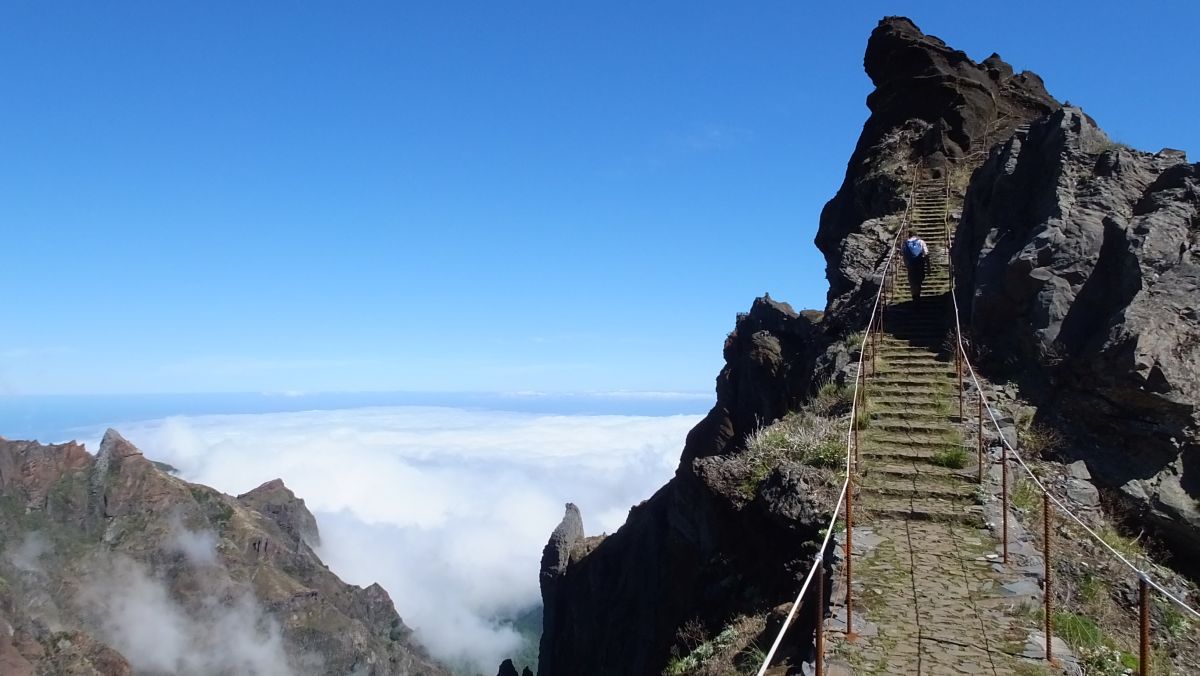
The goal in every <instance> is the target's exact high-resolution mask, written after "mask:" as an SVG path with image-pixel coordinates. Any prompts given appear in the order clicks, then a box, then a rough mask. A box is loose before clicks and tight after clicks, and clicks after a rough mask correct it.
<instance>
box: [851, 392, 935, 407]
mask: <svg viewBox="0 0 1200 676" xmlns="http://www.w3.org/2000/svg"><path fill="white" fill-rule="evenodd" d="M868 391H869V392H870V394H868V395H867V402H868V403H867V405H868V406H869V407H870V409H871V412H872V413H875V412H878V411H889V410H896V411H906V410H913V411H936V410H937V409H938V403H937V402H936V401H933V399H934V397H933V396H929V395H936V394H937V393H933V392H930V393H929V395H925V396H911V397H904V396H900V395H897V394H890V393H888V394H876V393H875V392H874V390H868Z"/></svg>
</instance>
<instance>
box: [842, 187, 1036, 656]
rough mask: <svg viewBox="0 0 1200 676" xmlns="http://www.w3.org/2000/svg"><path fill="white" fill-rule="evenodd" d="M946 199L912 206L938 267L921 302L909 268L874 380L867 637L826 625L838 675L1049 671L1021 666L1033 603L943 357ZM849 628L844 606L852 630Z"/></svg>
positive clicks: (866, 539) (924, 198)
mask: <svg viewBox="0 0 1200 676" xmlns="http://www.w3.org/2000/svg"><path fill="white" fill-rule="evenodd" d="M941 189H942V185H941V184H940V183H939V184H936V186H928V185H927V186H924V187H920V188H918V191H917V193H916V195H915V199H914V204H915V211H914V215H913V229H914V231H916V232H917V234H919V235H920V236H921V237H922V238H923V239H925V241H926V242H927V243H928V244H929V246H930V249H931V255H932V262H933V265H932V272H931V273H930V276H929V278H928V279H927V280H926V284H925V288H924V294H923V295H924V296H925V297H924V298H923V299H922V300H920V301H919V302H913V300H912V298H911V295H910V293H909V291H908V289H907V284H906V280H905V279H904V273H903V270H901V272H900V276H899V278H897V280H896V293H895V297H894V299H893V302H891V303H890V304H889V306H888V307H887V308H886V310H885V320H884V329H885V335H884V337H883V338H882V340H881V341H880V343H879V345H878V349H877V351H876V355H875V359H876V361H875V372H874V373H873V374H872V375H871V376H870V377H869V378H868V385H867V400H868V411H869V413H870V422H869V424H868V428H867V429H866V430H865V431H864V432H862V433H860V434H861V439H862V440H861V446H860V458H861V459H860V471H859V473H860V484H861V485H860V494H859V496H860V497H859V500H858V504H859V509H858V514H857V518H856V525H857V527H856V531H855V533H856V535H855V551H854V562H853V563H854V570H855V584H854V603H855V607H856V617H855V629H856V630H858V631H859V632H860V634H861V635H860V636H859V637H858V639H857V640H856V641H853V642H847V641H846V640H845V636H844V634H842V633H839V632H838V631H836V626H837V620H836V618H835V619H834V620H832V621H830V622H829V623H828V624H829V626H831V628H834V629H835V630H834V631H831V632H829V634H828V636H829V647H828V649H827V650H828V652H827V656H828V657H829V659H830V661H831V666H832V667H833V668H832V669H831V672H830V673H838V672H839V669H838V667H839V665H840V672H841V673H845V672H846V671H847V670H849V671H850V672H851V673H856V674H993V675H1000V674H1038V673H1051V672H1048V671H1045V670H1044V667H1043V663H1041V662H1040V661H1038V660H1029V659H1027V658H1023V657H1021V656H1020V653H1021V652H1022V651H1024V649H1025V643H1026V639H1027V637H1028V636H1029V634H1030V630H1031V629H1032V625H1033V624H1034V621H1033V620H1032V618H1031V617H1030V615H1029V614H1028V613H1027V612H1023V611H1022V609H1021V606H1022V604H1027V603H1030V602H1033V603H1036V599H1031V598H1030V597H1029V596H1019V595H1012V594H1008V593H1006V591H1005V589H1004V588H1003V585H1004V584H1005V583H1006V582H1011V580H1012V574H1011V573H1009V572H1006V571H1003V570H1002V569H1000V568H999V566H997V565H996V564H994V563H993V562H992V561H991V560H989V559H988V558H987V555H988V554H993V556H994V552H995V551H996V541H995V538H994V537H993V536H992V534H991V533H990V531H988V530H986V528H985V527H984V516H983V508H982V506H981V505H980V504H979V488H980V487H979V485H978V484H977V483H976V472H977V463H976V460H975V452H974V448H973V447H971V448H969V449H965V448H964V447H963V442H962V438H961V434H960V431H959V430H960V428H961V424H960V422H959V420H958V399H957V389H956V384H955V382H956V381H955V371H954V363H953V361H952V359H949V358H947V355H949V354H953V353H952V352H950V351H949V350H948V349H946V347H945V343H946V337H947V334H948V333H949V332H950V330H951V322H952V319H951V317H952V312H953V311H952V309H950V307H949V305H948V300H949V296H948V293H949V280H948V276H947V269H948V265H947V263H948V260H947V255H946V251H945V246H944V244H942V243H943V242H944V241H945V236H944V234H943V233H944V217H943V213H944V209H945V203H944V200H943V199H942V198H941V197H940V194H939V193H940V191H941ZM839 579H840V580H844V577H840V578H839ZM838 586H839V587H840V585H838ZM837 597H838V592H837V591H835V601H837V600H838V598H837ZM844 617H845V616H844V607H843V608H842V610H841V622H842V626H843V627H844Z"/></svg>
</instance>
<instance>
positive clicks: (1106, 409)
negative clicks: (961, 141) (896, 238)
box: [955, 108, 1200, 574]
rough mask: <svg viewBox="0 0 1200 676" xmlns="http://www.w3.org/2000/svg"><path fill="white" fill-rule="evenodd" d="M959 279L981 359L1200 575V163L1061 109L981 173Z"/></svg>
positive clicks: (973, 189) (960, 246)
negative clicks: (1112, 135) (1119, 138)
mask: <svg viewBox="0 0 1200 676" xmlns="http://www.w3.org/2000/svg"><path fill="white" fill-rule="evenodd" d="M955 271H956V274H957V279H958V288H959V296H960V299H961V303H962V306H963V308H964V309H965V311H966V312H967V313H968V316H969V318H970V331H971V335H972V336H973V337H974V340H975V341H976V342H977V344H978V346H979V348H980V350H979V351H980V356H981V357H982V359H983V363H984V364H985V365H987V366H988V367H990V368H991V370H993V371H994V372H997V373H1005V374H1010V375H1012V376H1013V377H1015V378H1017V379H1019V380H1020V381H1021V382H1022V384H1023V385H1024V387H1023V388H1022V392H1023V393H1025V394H1026V395H1027V396H1028V397H1029V398H1031V399H1033V400H1034V401H1035V403H1037V404H1038V405H1039V412H1040V413H1039V416H1040V417H1041V419H1042V421H1043V423H1044V424H1048V425H1051V426H1054V427H1056V428H1059V429H1061V430H1062V431H1063V432H1064V433H1065V434H1066V436H1067V440H1068V443H1065V444H1063V447H1062V449H1061V452H1062V454H1063V455H1065V456H1067V459H1069V460H1084V461H1085V462H1086V463H1087V466H1088V469H1089V470H1090V472H1091V475H1092V477H1093V478H1094V479H1095V480H1096V481H1098V482H1099V483H1101V484H1102V485H1103V486H1106V487H1108V488H1111V489H1114V490H1117V491H1119V495H1120V496H1122V497H1123V498H1124V501H1125V502H1126V503H1127V504H1128V505H1129V506H1131V507H1133V508H1134V514H1135V515H1136V516H1137V517H1139V518H1142V517H1145V520H1147V521H1148V522H1149V523H1151V524H1153V525H1155V526H1157V529H1158V530H1159V532H1160V534H1162V535H1163V536H1164V537H1165V539H1166V541H1167V544H1168V545H1170V546H1172V547H1173V548H1175V549H1176V550H1177V551H1178V553H1179V554H1181V556H1179V557H1178V560H1179V561H1180V562H1181V565H1182V566H1184V567H1185V568H1187V569H1189V570H1191V571H1192V572H1193V574H1198V573H1200V567H1197V566H1195V565H1194V564H1191V563H1188V562H1190V561H1196V560H1197V556H1200V502H1198V500H1200V439H1198V430H1200V417H1198V412H1197V402H1198V401H1200V381H1198V379H1197V374H1198V373H1200V321H1198V318H1197V314H1196V312H1197V309H1196V305H1197V301H1198V300H1200V285H1198V282H1200V165H1197V164H1188V163H1187V160H1186V158H1185V157H1184V154H1183V153H1182V152H1179V151H1174V150H1162V151H1159V152H1157V153H1147V152H1140V151H1137V150H1133V149H1131V148H1128V147H1125V146H1123V145H1120V144H1117V143H1114V142H1112V141H1111V140H1109V138H1108V137H1107V136H1106V135H1105V134H1104V132H1102V131H1101V130H1100V129H1099V128H1098V127H1097V126H1096V124H1095V122H1094V121H1093V120H1092V119H1091V118H1089V117H1088V116H1087V115H1085V114H1084V113H1083V112H1082V111H1081V110H1079V109H1077V108H1065V109H1062V110H1060V111H1058V112H1056V113H1054V114H1053V115H1050V116H1049V117H1047V118H1045V119H1043V120H1040V121H1038V122H1036V123H1035V124H1033V125H1032V126H1031V127H1030V128H1029V129H1028V131H1024V130H1022V131H1021V132H1019V133H1017V134H1016V135H1014V136H1012V137H1011V138H1010V139H1008V140H1007V141H1005V142H1004V143H1003V144H1002V145H1001V146H1000V147H998V148H996V150H995V151H994V152H993V153H992V155H991V156H990V157H989V158H988V160H987V162H986V163H985V164H984V165H983V167H981V168H980V169H979V170H978V171H977V172H976V173H975V175H974V177H973V178H972V181H971V186H970V190H969V191H968V193H967V203H966V208H965V210H964V214H963V219H962V223H961V225H960V226H959V228H958V232H957V245H956V249H955Z"/></svg>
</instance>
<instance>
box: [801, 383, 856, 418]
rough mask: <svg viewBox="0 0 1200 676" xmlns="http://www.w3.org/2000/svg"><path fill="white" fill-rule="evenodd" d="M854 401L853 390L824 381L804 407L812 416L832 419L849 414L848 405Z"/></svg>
mask: <svg viewBox="0 0 1200 676" xmlns="http://www.w3.org/2000/svg"><path fill="white" fill-rule="evenodd" d="M853 399H854V388H853V387H850V386H847V385H838V384H837V383H835V382H833V381H825V382H824V383H821V386H820V387H818V388H817V393H816V395H815V396H813V398H812V400H810V401H809V402H808V404H807V405H806V406H805V407H804V410H805V411H807V412H809V413H812V414H813V415H819V416H825V417H833V416H840V415H845V414H847V413H849V412H850V404H851V402H852V401H853Z"/></svg>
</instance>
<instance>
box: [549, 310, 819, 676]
mask: <svg viewBox="0 0 1200 676" xmlns="http://www.w3.org/2000/svg"><path fill="white" fill-rule="evenodd" d="M825 344H826V340H825V338H824V334H823V333H822V332H821V331H820V330H819V329H818V327H817V326H816V324H815V323H814V322H813V321H812V320H811V319H809V318H807V317H805V316H803V315H800V314H797V313H795V312H794V311H793V310H792V309H791V308H790V307H789V306H787V305H786V304H784V303H777V302H775V301H772V300H770V299H767V298H760V299H758V300H756V301H755V303H754V305H753V307H752V308H751V309H750V312H749V313H748V314H745V315H742V316H740V317H739V319H738V322H737V327H736V328H735V330H734V331H733V333H731V334H730V335H729V338H728V339H727V340H726V342H725V360H726V365H725V367H724V368H723V369H722V370H721V374H720V376H719V377H718V378H717V403H716V405H715V406H714V407H713V408H712V410H711V411H710V412H709V414H708V416H707V417H706V418H705V419H704V420H703V421H702V422H701V423H700V424H698V425H697V426H696V427H695V428H694V429H693V430H692V431H691V433H690V434H689V435H688V439H687V443H686V445H685V447H684V449H683V454H682V459H681V461H680V464H679V468H678V470H677V471H676V474H675V477H674V478H673V479H672V480H671V481H670V482H668V483H667V484H666V485H665V486H663V487H662V488H661V489H660V490H659V491H658V492H657V493H655V495H654V496H653V497H651V498H650V499H649V500H647V501H646V502H643V503H642V504H640V505H637V506H636V507H634V508H633V509H631V510H630V513H629V518H628V520H627V521H626V522H625V525H624V526H622V527H621V528H620V530H618V531H617V532H616V533H614V534H612V535H609V536H607V537H595V538H588V537H585V535H584V532H583V524H582V520H581V517H580V514H579V512H578V510H576V509H575V508H574V505H568V506H567V511H566V515H565V517H564V519H563V523H562V524H561V525H560V526H559V527H558V528H557V529H555V531H554V535H553V536H552V537H551V540H550V542H549V543H548V545H547V547H546V549H545V551H544V552H543V556H542V571H541V585H542V598H543V602H544V604H545V630H544V633H543V636H542V644H541V654H540V657H539V669H538V674H539V675H540V676H589V675H596V676H600V675H610V674H656V673H659V672H661V671H662V668H663V666H664V665H665V664H666V661H667V658H668V654H669V650H670V647H671V645H672V643H673V642H674V639H675V635H676V632H677V630H678V629H679V628H680V627H681V626H682V625H683V624H684V623H685V622H687V621H689V620H698V621H700V622H701V623H702V624H704V625H705V626H707V627H710V628H712V627H716V628H719V627H720V626H722V625H723V624H724V623H726V622H727V621H728V620H729V619H730V618H731V617H733V616H735V615H737V614H738V613H744V612H763V611H765V610H768V609H770V608H773V607H774V606H776V605H778V604H780V603H783V602H786V601H789V600H791V598H792V596H793V595H794V594H795V593H796V589H797V584H798V582H799V580H800V579H802V578H803V576H804V575H805V574H807V572H808V569H809V567H810V564H811V561H812V556H813V555H814V554H815V549H816V545H815V544H814V542H813V540H814V539H815V538H816V536H817V534H818V532H819V529H820V528H822V527H823V526H824V522H825V520H826V519H827V518H828V515H827V512H826V510H827V509H829V508H830V506H829V505H817V504H811V503H810V502H809V501H808V500H807V499H806V498H807V495H808V494H809V492H810V491H809V489H808V487H807V486H805V485H804V483H803V481H802V480H801V479H800V473H799V472H798V471H794V469H795V468H789V467H788V466H783V467H780V468H777V469H776V471H775V473H774V474H773V475H772V476H771V477H769V478H768V479H767V480H766V481H765V482H763V484H762V485H761V486H760V487H759V488H758V492H757V494H755V495H744V494H742V493H740V491H739V486H738V483H739V481H740V478H741V476H742V474H741V472H742V469H743V468H741V467H740V466H739V464H738V455H739V454H740V453H741V452H742V446H743V442H744V439H745V436H746V435H747V434H749V433H751V432H753V431H754V430H755V429H757V428H758V426H759V425H763V424H767V423H769V422H771V421H773V420H775V419H776V418H778V417H780V416H782V415H783V414H785V413H786V412H787V411H788V410H790V409H791V408H792V407H793V406H794V405H795V404H796V403H797V402H799V401H801V400H803V399H804V398H805V397H807V396H808V394H809V393H810V391H811V389H812V386H813V382H812V364H813V363H814V361H815V359H816V357H817V355H818V354H820V353H821V352H822V351H823V350H824V347H825Z"/></svg>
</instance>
